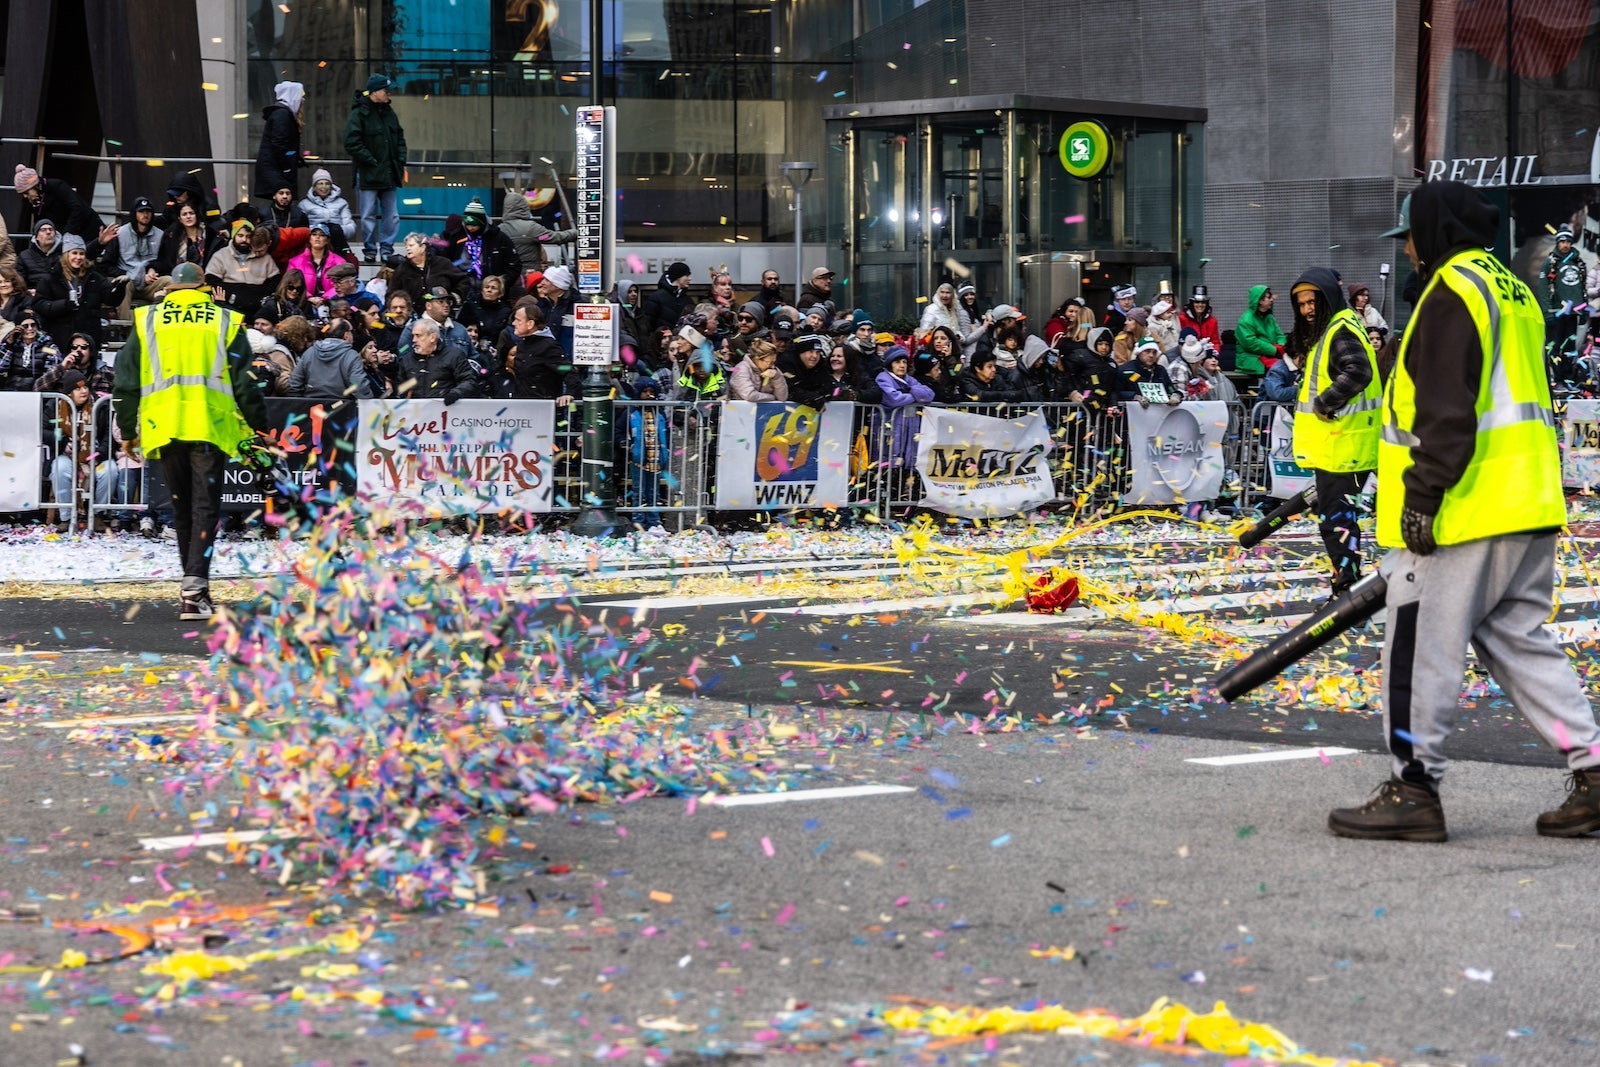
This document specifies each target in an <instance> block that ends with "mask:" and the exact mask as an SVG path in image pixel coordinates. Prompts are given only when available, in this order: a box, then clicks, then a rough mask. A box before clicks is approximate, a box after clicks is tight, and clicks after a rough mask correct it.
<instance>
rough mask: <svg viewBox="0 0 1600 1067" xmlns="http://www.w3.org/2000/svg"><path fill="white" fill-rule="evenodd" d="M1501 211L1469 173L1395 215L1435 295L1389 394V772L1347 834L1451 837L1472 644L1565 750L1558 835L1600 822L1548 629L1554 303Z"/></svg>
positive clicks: (1336, 828) (1421, 314)
mask: <svg viewBox="0 0 1600 1067" xmlns="http://www.w3.org/2000/svg"><path fill="white" fill-rule="evenodd" d="M1499 223H1500V209H1499V208H1498V207H1496V206H1495V205H1494V204H1493V203H1491V202H1490V201H1489V200H1488V198H1487V197H1485V196H1484V195H1483V194H1482V193H1481V192H1479V191H1478V190H1477V189H1474V188H1473V187H1471V186H1469V185H1465V184H1463V183H1461V182H1428V183H1426V184H1424V185H1421V186H1419V187H1418V188H1417V190H1416V191H1415V192H1414V193H1412V194H1411V196H1410V197H1408V198H1407V200H1406V203H1405V205H1404V206H1403V207H1402V209H1401V221H1400V225H1399V227H1398V228H1396V229H1395V230H1392V231H1390V233H1389V234H1386V235H1385V236H1404V237H1405V238H1406V254H1407V255H1408V256H1409V257H1410V259H1411V262H1412V265H1413V266H1414V267H1416V269H1417V270H1418V272H1419V278H1420V280H1421V283H1422V287H1423V288H1422V295H1421V297H1420V298H1418V300H1417V303H1416V310H1415V312H1414V313H1413V314H1412V317H1411V322H1410V323H1409V325H1408V326H1407V327H1406V333H1405V340H1404V341H1403V342H1402V343H1401V346H1400V354H1399V357H1398V361H1397V362H1396V363H1395V367H1394V371H1393V372H1392V373H1391V374H1390V376H1389V381H1388V385H1387V387H1386V388H1385V390H1384V394H1383V408H1382V411H1383V414H1382V432H1381V439H1380V444H1379V447H1378V543H1379V544H1381V545H1384V546H1385V547H1388V548H1391V549H1394V551H1393V552H1391V553H1390V554H1389V556H1388V557H1386V558H1385V560H1384V563H1383V566H1382V572H1383V574H1384V577H1385V578H1386V579H1387V581H1388V594H1387V598H1386V603H1385V611H1386V613H1387V618H1386V625H1385V628H1384V642H1383V719H1384V733H1385V739H1386V741H1387V742H1388V747H1389V752H1390V754H1391V756H1392V766H1393V774H1392V777H1391V778H1390V779H1389V780H1388V781H1387V782H1384V783H1383V784H1382V785H1381V786H1379V788H1378V790H1377V792H1376V793H1375V794H1374V796H1373V798H1372V799H1371V800H1369V801H1368V802H1367V803H1366V804H1364V805H1362V806H1361V807H1357V808H1345V809H1340V810H1337V811H1334V812H1333V813H1332V814H1331V815H1330V816H1329V817H1328V825H1329V828H1330V829H1331V830H1332V831H1333V832H1334V833H1335V834H1338V835H1340V836H1343V837H1366V838H1391V839H1400V840H1409V841H1443V840H1444V839H1445V823H1444V808H1443V806H1442V805H1441V803H1440V800H1439V783H1440V780H1441V779H1442V778H1443V777H1444V772H1445V767H1446V764H1447V761H1446V759H1445V754H1444V742H1445V738H1446V737H1448V736H1449V734H1450V730H1451V728H1452V727H1453V726H1454V724H1455V717H1456V708H1457V705H1458V704H1459V702H1460V696H1461V680H1462V676H1463V674H1464V673H1465V671H1466V658H1467V647H1468V646H1469V645H1470V646H1471V647H1472V648H1473V649H1475V650H1476V651H1477V653H1478V662H1479V663H1480V664H1482V665H1483V666H1484V667H1486V668H1488V671H1489V673H1490V674H1491V675H1493V676H1494V680H1495V681H1496V682H1498V683H1499V684H1500V688H1501V689H1502V690H1503V691H1504V692H1505V694H1506V696H1507V697H1509V698H1510V699H1511V701H1512V703H1514V704H1515V705H1516V707H1517V710H1518V711H1520V712H1521V713H1522V714H1523V716H1525V717H1526V718H1527V720H1528V722H1529V723H1530V724H1532V726H1533V728H1534V729H1535V730H1536V731H1538V733H1539V736H1540V737H1542V738H1544V740H1545V741H1546V743H1548V744H1549V745H1550V746H1551V747H1553V748H1555V749H1557V750H1558V751H1559V752H1561V753H1562V755H1563V756H1564V757H1565V758H1566V763H1567V767H1568V768H1569V770H1570V772H1571V780H1570V783H1569V785H1568V793H1567V800H1566V802H1565V803H1564V804H1562V805H1561V807H1560V808H1558V809H1556V810H1554V811H1547V812H1545V813H1544V814H1542V815H1540V816H1539V817H1538V819H1537V820H1535V824H1534V825H1535V828H1536V829H1537V831H1538V832H1539V833H1540V834H1542V835H1544V836H1546V837H1581V836H1583V835H1585V834H1590V833H1593V832H1595V831H1597V830H1600V727H1597V726H1596V724H1595V716H1594V709H1593V708H1592V707H1590V705H1589V700H1588V697H1586V696H1585V695H1584V691H1583V687H1582V685H1581V684H1580V683H1579V681H1578V677H1577V674H1576V673H1575V672H1574V671H1573V667H1572V661H1571V660H1570V659H1569V658H1568V657H1567V655H1566V654H1565V653H1564V652H1563V651H1562V650H1561V647H1560V646H1559V645H1558V644H1557V643H1556V639H1555V637H1554V636H1553V635H1552V634H1551V633H1550V631H1548V630H1546V629H1545V627H1544V623H1545V621H1546V620H1547V619H1548V618H1549V617H1550V605H1551V603H1552V600H1553V596H1554V592H1555V571H1556V566H1555V554H1556V537H1557V535H1558V533H1559V532H1560V530H1561V528H1562V526H1563V525H1565V523H1566V521H1567V508H1566V499H1565V497H1564V496H1563V495H1562V489H1561V456H1560V452H1559V450H1558V448H1557V441H1556V420H1555V414H1554V411H1553V409H1552V406H1551V403H1550V386H1549V382H1548V380H1547V378H1546V376H1545V369H1544V311H1543V308H1542V307H1541V306H1540V302H1539V300H1538V298H1537V297H1535V295H1534V294H1533V291H1532V290H1530V289H1529V288H1528V287H1527V286H1526V285H1525V284H1523V282H1522V281H1521V279H1519V278H1517V276H1516V275H1514V274H1513V273H1512V272H1511V271H1510V270H1509V269H1507V268H1506V266H1505V264H1503V263H1501V262H1500V261H1499V260H1498V259H1496V258H1495V257H1494V254H1493V253H1492V252H1490V251H1488V248H1489V246H1490V245H1492V244H1493V243H1494V239H1495V233H1496V232H1497V230H1498V228H1499Z"/></svg>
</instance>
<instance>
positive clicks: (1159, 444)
mask: <svg viewBox="0 0 1600 1067" xmlns="http://www.w3.org/2000/svg"><path fill="white" fill-rule="evenodd" d="M1126 410H1127V412H1128V458H1129V465H1130V466H1131V467H1132V468H1133V485H1132V488H1130V489H1129V490H1128V493H1127V495H1126V496H1124V497H1123V502H1124V503H1127V504H1138V505H1146V504H1183V503H1190V502H1196V503H1198V502H1199V501H1202V500H1211V499H1214V498H1215V497H1216V495H1217V494H1218V492H1220V491H1221V489H1222V474H1223V469H1224V468H1223V460H1222V439H1223V437H1224V435H1226V433H1227V430H1228V405H1227V404H1225V403H1222V402H1221V401H1218V400H1190V401H1185V402H1184V403H1182V404H1178V405H1176V406H1169V405H1156V404H1151V405H1150V406H1148V407H1145V406H1143V405H1141V404H1128V405H1127V408H1126Z"/></svg>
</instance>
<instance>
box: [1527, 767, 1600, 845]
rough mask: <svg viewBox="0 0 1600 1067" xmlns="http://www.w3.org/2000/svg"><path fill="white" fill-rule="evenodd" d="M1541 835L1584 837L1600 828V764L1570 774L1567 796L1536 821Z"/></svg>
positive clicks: (1535, 824) (1535, 823)
mask: <svg viewBox="0 0 1600 1067" xmlns="http://www.w3.org/2000/svg"><path fill="white" fill-rule="evenodd" d="M1534 826H1535V827H1537V828H1538V830H1539V835H1540V836H1541V837H1582V836H1583V835H1584V834H1592V833H1594V832H1595V831H1596V830H1600V767H1590V768H1587V769H1585V770H1581V771H1573V772H1572V773H1571V774H1570V775H1568V776H1567V799H1566V802H1565V803H1563V804H1562V805H1561V806H1560V807H1559V808H1557V809H1556V810H1555V811H1547V812H1545V813H1544V814H1543V815H1540V816H1539V818H1538V819H1536V820H1535V821H1534Z"/></svg>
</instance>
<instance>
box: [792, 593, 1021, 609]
mask: <svg viewBox="0 0 1600 1067" xmlns="http://www.w3.org/2000/svg"><path fill="white" fill-rule="evenodd" d="M996 592H998V590H996ZM996 599H997V598H996V596H995V593H947V594H945V595H943V596H921V597H909V598H907V599H904V600H866V601H858V602H856V603H854V604H852V603H850V602H849V601H840V602H839V603H836V604H805V605H802V606H800V607H797V608H795V609H794V613H795V614H796V615H876V614H879V613H881V612H885V611H926V610H928V609H930V608H958V607H966V606H968V605H971V604H989V603H993V602H994V601H995V600H996Z"/></svg>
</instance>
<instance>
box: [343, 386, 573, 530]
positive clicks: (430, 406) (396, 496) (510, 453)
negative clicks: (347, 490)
mask: <svg viewBox="0 0 1600 1067" xmlns="http://www.w3.org/2000/svg"><path fill="white" fill-rule="evenodd" d="M555 412H556V405H555V401H553V400H459V401H457V402H456V403H454V404H451V405H449V406H448V407H446V406H445V403H444V401H442V400H403V401H392V400H363V401H361V413H360V417H359V419H358V420H357V427H356V466H357V474H356V487H357V489H358V490H359V491H360V493H361V495H362V496H363V497H366V498H368V499H371V500H372V501H373V502H374V503H377V504H384V505H389V506H394V505H399V504H405V503H410V504H413V505H416V506H417V507H418V508H419V509H420V510H421V511H423V512H424V513H426V514H429V515H438V514H454V515H463V514H476V513H494V512H498V511H507V510H509V511H549V510H550V509H551V504H552V502H553V498H554V490H555V467H554V456H555Z"/></svg>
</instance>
